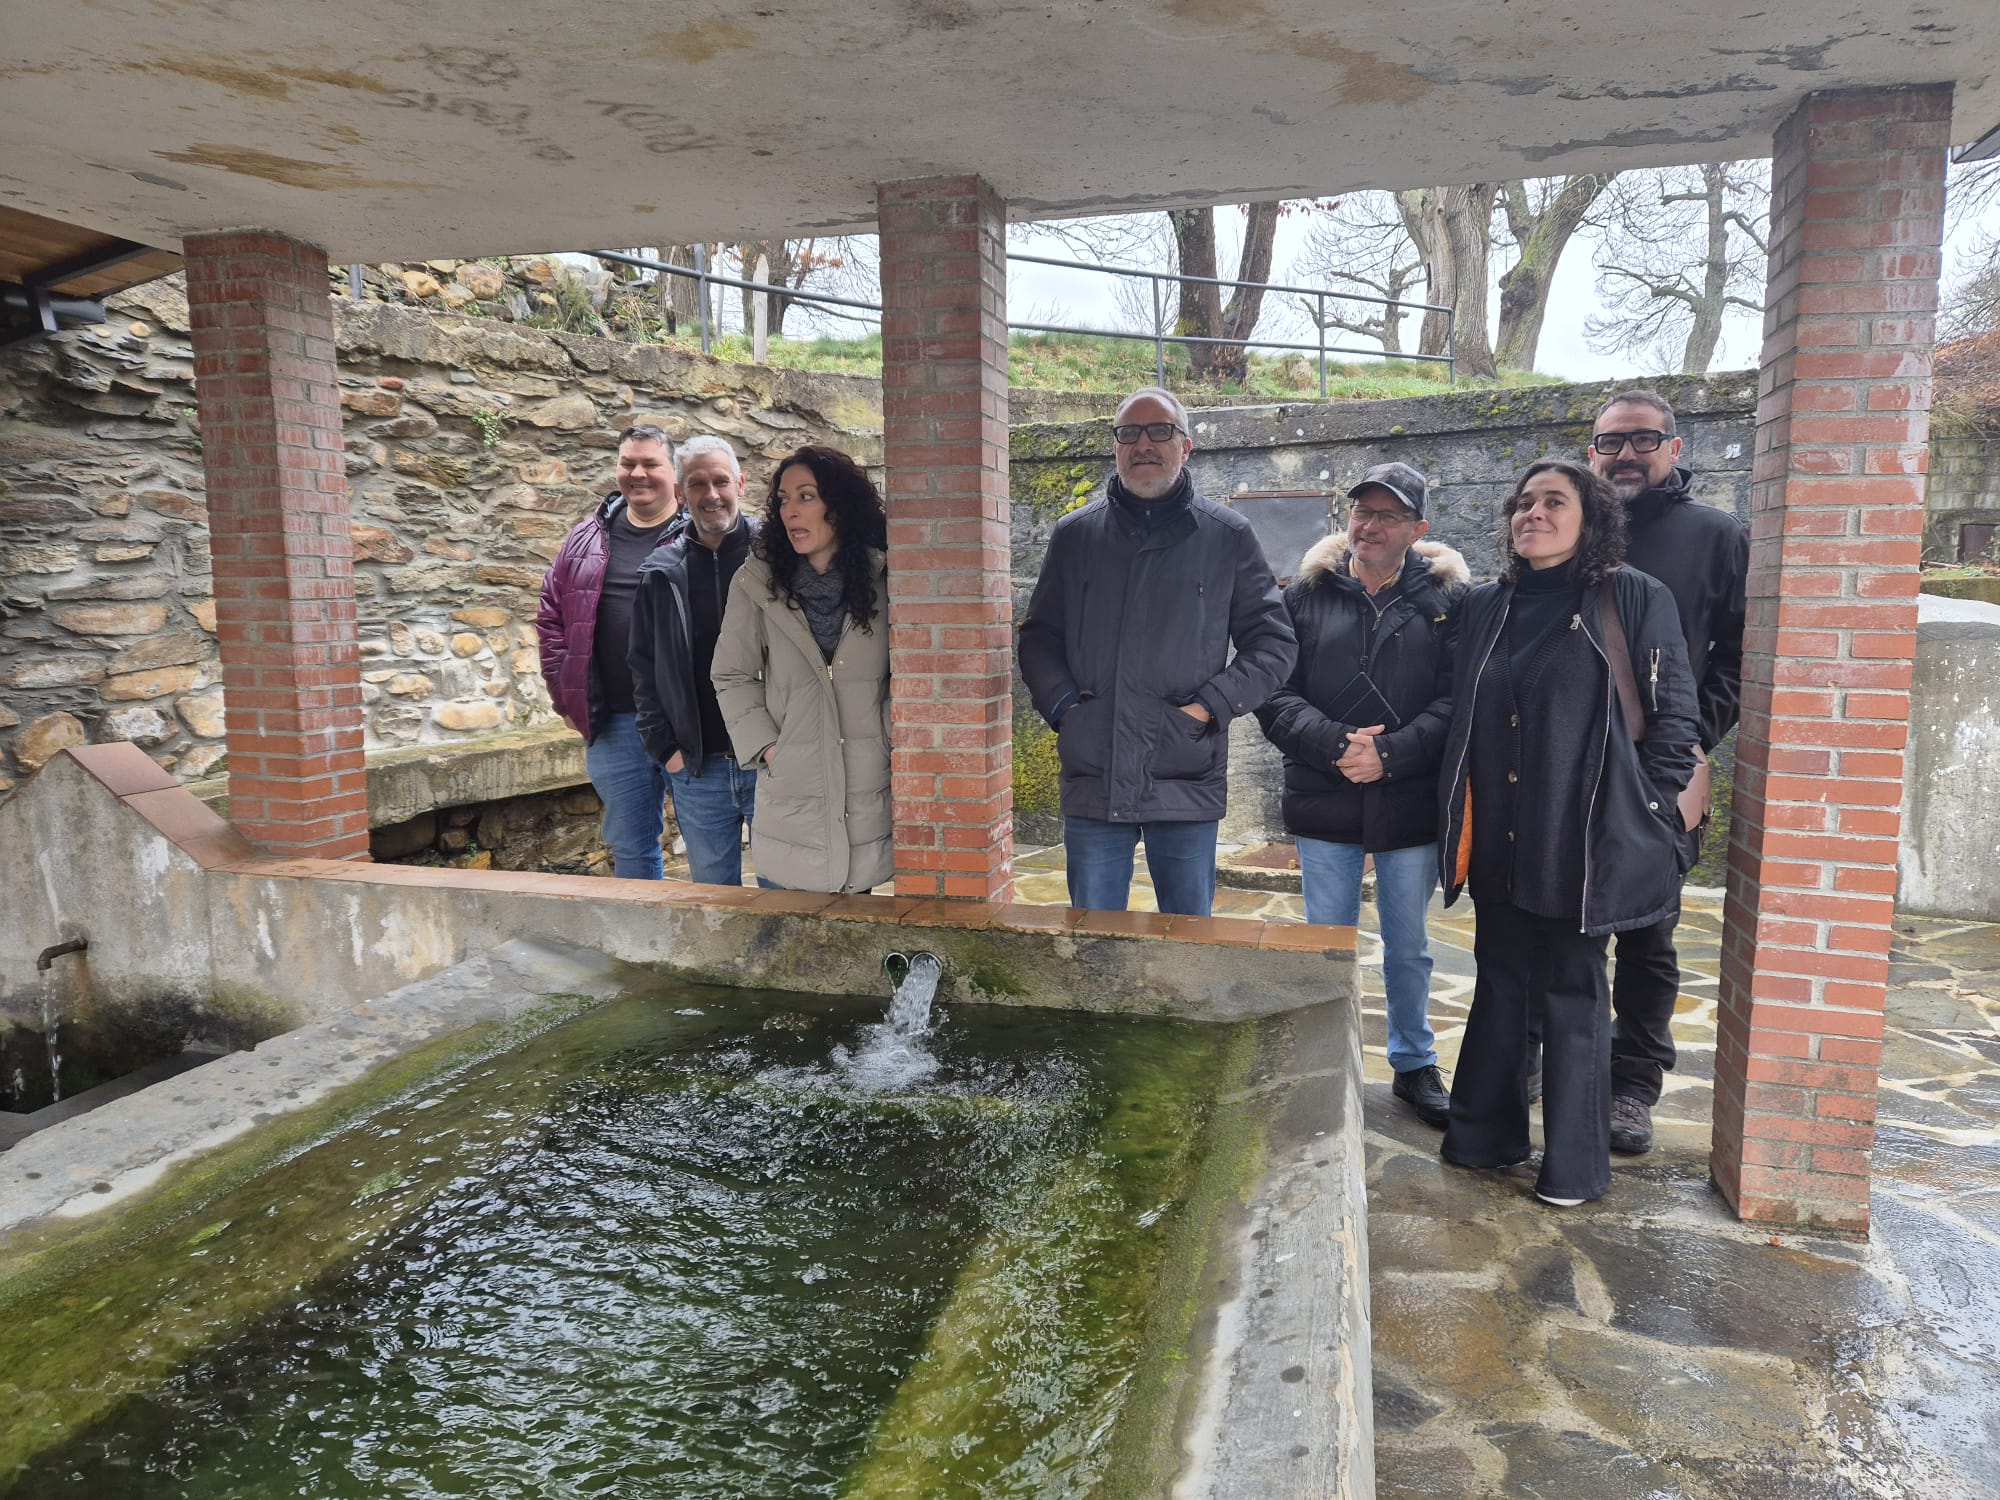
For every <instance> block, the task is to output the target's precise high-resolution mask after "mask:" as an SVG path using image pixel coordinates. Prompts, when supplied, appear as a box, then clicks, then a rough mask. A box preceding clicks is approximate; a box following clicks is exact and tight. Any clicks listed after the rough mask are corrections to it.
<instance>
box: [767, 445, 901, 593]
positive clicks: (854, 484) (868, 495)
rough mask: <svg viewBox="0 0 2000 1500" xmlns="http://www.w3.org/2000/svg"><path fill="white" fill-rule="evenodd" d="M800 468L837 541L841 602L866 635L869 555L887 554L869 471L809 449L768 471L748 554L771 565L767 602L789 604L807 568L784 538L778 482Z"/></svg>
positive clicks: (885, 517)
mask: <svg viewBox="0 0 2000 1500" xmlns="http://www.w3.org/2000/svg"><path fill="white" fill-rule="evenodd" d="M801 464H803V465H804V466H805V467H806V468H807V469H809V470H811V471H812V476H813V480H814V482H815V483H816V484H818V486H819V494H820V499H821V500H823V501H824V502H825V503H826V519H827V522H828V524H829V525H831V526H832V527H833V534H834V536H835V537H836V538H837V539H838V540H839V544H840V550H839V552H838V553H836V554H835V556H834V560H833V565H834V566H835V567H836V568H838V569H839V570H840V574H841V578H842V580H843V582H844V585H845V586H844V588H843V589H842V591H841V594H842V602H843V603H844V604H845V605H846V607H847V613H848V616H849V618H851V619H852V620H853V621H854V624H855V626H856V628H857V629H859V630H862V631H864V632H865V631H867V630H868V629H869V628H870V627H869V621H870V620H872V619H873V618H874V617H875V572H874V569H873V568H872V567H871V566H870V565H869V561H868V552H869V549H870V548H878V549H883V550H886V549H887V548H888V545H889V513H888V511H887V510H886V509H885V508H884V507H883V504H882V492H881V491H880V490H878V489H876V488H875V481H874V480H872V479H870V478H869V477H868V471H867V470H866V469H864V468H862V467H861V465H860V464H858V463H856V462H855V461H854V460H853V459H851V458H849V457H848V456H847V455H846V454H845V453H842V452H841V451H840V450H839V449H837V448H822V447H818V446H816V445H814V444H808V445H807V446H805V447H803V448H801V449H799V450H798V451H797V452H796V453H792V454H790V455H788V456H786V457H785V458H782V459H780V460H779V461H778V467H777V468H775V469H773V470H772V471H771V489H770V493H769V494H767V495H766V496H765V498H764V517H763V521H764V529H763V530H762V531H761V532H759V533H758V535H757V540H756V542H755V544H754V547H753V550H754V551H755V552H756V554H757V556H759V557H761V558H763V559H764V561H765V562H766V563H768V564H770V567H771V597H772V598H773V599H780V598H782V599H784V600H785V601H786V602H787V603H790V602H791V601H792V599H793V589H792V581H793V579H795V578H796V577H797V576H798V571H799V569H800V568H802V567H806V566H809V564H807V563H806V561H805V559H804V558H802V557H800V556H799V554H798V553H797V552H795V551H793V550H792V539H791V538H790V537H789V536H787V535H786V534H785V522H784V518H783V516H781V515H780V514H779V512H780V510H781V509H782V502H781V501H780V500H779V498H778V481H779V480H780V479H783V478H784V477H785V470H787V469H790V468H793V467H795V466H798V465H801ZM856 544H858V545H856Z"/></svg>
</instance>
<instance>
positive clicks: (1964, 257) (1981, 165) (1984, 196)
mask: <svg viewBox="0 0 2000 1500" xmlns="http://www.w3.org/2000/svg"><path fill="white" fill-rule="evenodd" d="M1996 207H2000V161H1986V162H1973V163H1968V164H1966V165H1965V166H1955V167H1953V168H1952V169H1951V172H1950V175H1949V176H1948V177H1947V179H1946V194H1945V227H1946V232H1947V234H1948V235H1949V236H1950V237H1951V239H1952V241H1954V243H1951V247H1950V255H1949V260H1948V264H1947V267H1946V269H1947V274H1948V276H1949V281H1948V284H1947V285H1946V287H1945V289H1944V295H1943V297H1942V299H1941V301H1940V305H1939V307H1938V337H1939V338H1940V339H1941V340H1949V339H1962V338H1971V337H1973V336H1975V335H1977V334H1982V333H1991V332H1993V331H1994V330H1996V329H2000V233H1995V232H1993V231H1990V230H1987V231H1981V230H1979V229H1977V228H1975V227H1974V226H1976V225H1977V224H1978V222H1979V221H1980V220H1981V219H1982V218H1983V217H1985V216H1986V215H1987V214H1988V213H1989V212H1991V211H1992V210H1993V209H1994V208H1996Z"/></svg>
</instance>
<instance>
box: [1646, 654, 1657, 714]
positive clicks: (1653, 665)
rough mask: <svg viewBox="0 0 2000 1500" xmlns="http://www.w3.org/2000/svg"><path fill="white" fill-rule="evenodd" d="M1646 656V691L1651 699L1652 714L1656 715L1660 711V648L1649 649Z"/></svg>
mask: <svg viewBox="0 0 2000 1500" xmlns="http://www.w3.org/2000/svg"><path fill="white" fill-rule="evenodd" d="M1646 656H1647V660H1648V666H1647V671H1646V689H1647V691H1648V693H1650V694H1651V696H1652V699H1653V712H1654V713H1658V712H1659V711H1660V648H1659V647H1658V646H1654V647H1651V648H1649V649H1648V651H1647V652H1646Z"/></svg>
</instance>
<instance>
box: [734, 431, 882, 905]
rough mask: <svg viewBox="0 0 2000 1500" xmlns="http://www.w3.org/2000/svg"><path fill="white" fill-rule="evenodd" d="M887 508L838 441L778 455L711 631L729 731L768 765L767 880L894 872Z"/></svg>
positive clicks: (863, 883)
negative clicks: (716, 635) (718, 624)
mask: <svg viewBox="0 0 2000 1500" xmlns="http://www.w3.org/2000/svg"><path fill="white" fill-rule="evenodd" d="M888 538H889V525H888V517H887V514H886V512H885V511H884V509H883V506H882V497H881V495H880V494H879V493H878V492H877V490H876V488H875V486H874V484H873V483H872V482H871V481H870V480H869V478H868V475H867V473H866V472H865V471H864V470H863V469H862V468H861V466H860V465H859V464H857V463H855V462H854V460H853V459H851V458H849V457H848V456H847V455H846V454H844V453H840V452H837V451H835V450H834V449H832V448H819V447H806V448H801V449H799V450H798V452H796V453H794V454H792V455H791V456H790V457H789V458H787V459H785V460H784V462H783V463H781V464H779V465H778V471H777V473H776V474H775V475H774V476H773V477H772V480H771V492H770V496H769V498H768V499H767V500H766V502H765V506H764V529H763V531H762V533H761V534H760V535H759V537H758V539H757V541H756V543H755V545H754V546H753V548H752V551H751V555H750V557H749V558H748V559H747V560H746V561H745V562H744V564H743V567H742V570H741V571H740V572H739V573H738V574H737V576H736V581H735V585H734V586H733V587H732V588H731V589H730V591H729V604H728V607H727V608H726V609H725V610H724V612H723V617H722V636H721V639H719V640H718V641H717V642H716V645H715V665H714V669H713V674H712V675H713V678H714V681H715V695H716V699H717V701H718V702H719V703H720V704H721V706H722V717H723V721H724V722H725V723H726V724H727V725H728V727H729V741H730V743H731V744H732V745H734V746H736V747H737V752H738V753H739V754H740V755H743V756H744V762H745V764H749V765H755V766H756V767H757V768H758V776H757V810H756V814H755V816H754V817H753V819H752V821H751V825H750V860H751V863H752V865H753V866H754V867H755V868H756V871H757V879H758V883H759V884H761V885H767V886H782V887H785V888H788V889H791V890H802V891H865V890H868V889H870V888H871V887H873V886H876V885H879V884H881V883H882V882H883V881H885V880H887V879H889V877H890V876H891V875H892V874H893V873H894V870H895V851H894V820H893V816H892V811H891V803H890V796H889V575H888V567H887V555H886V551H885V549H886V547H887V545H888Z"/></svg>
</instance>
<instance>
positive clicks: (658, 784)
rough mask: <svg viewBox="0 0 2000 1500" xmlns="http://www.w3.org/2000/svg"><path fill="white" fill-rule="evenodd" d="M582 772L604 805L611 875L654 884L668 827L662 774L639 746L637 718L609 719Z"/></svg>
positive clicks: (619, 716) (587, 753) (586, 755)
mask: <svg viewBox="0 0 2000 1500" xmlns="http://www.w3.org/2000/svg"><path fill="white" fill-rule="evenodd" d="M583 768H584V770H585V771H587V772H589V773H590V784H591V785H592V786H594V787H596V788H597V795H598V796H599V797H600V798H602V799H603V802H604V842H605V843H606V844H608V845H609V846H610V848H611V861H612V864H611V872H612V874H614V875H621V876H623V877H625V878H626V879H628V880H658V879H659V878H660V873H661V865H662V860H661V859H660V834H661V833H662V832H663V831H664V830H665V829H666V826H667V815H666V805H667V773H666V772H665V771H664V770H662V769H661V768H660V764H659V762H658V761H656V760H654V759H653V757H652V756H650V755H648V754H647V753H646V747H645V746H644V745H642V744H640V743H639V716H638V715H637V714H613V715H612V716H611V717H610V718H609V719H607V720H606V721H605V724H604V728H603V730H602V731H600V732H599V734H598V736H597V738H596V739H594V740H592V741H591V742H590V746H589V748H588V749H586V750H585V751H584V752H583Z"/></svg>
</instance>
